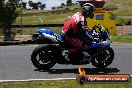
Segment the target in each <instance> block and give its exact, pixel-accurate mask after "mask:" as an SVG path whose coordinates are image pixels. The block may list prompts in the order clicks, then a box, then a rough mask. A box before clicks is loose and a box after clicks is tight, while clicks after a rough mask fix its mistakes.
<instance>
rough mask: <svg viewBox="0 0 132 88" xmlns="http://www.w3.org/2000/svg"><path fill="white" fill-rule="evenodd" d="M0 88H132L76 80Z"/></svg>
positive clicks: (1, 85)
mask: <svg viewBox="0 0 132 88" xmlns="http://www.w3.org/2000/svg"><path fill="white" fill-rule="evenodd" d="M0 88H132V82H131V83H129V84H125V83H124V84H84V85H79V84H77V82H76V80H59V81H30V82H5V83H0Z"/></svg>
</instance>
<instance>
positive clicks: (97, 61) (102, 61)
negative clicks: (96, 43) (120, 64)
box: [91, 47, 114, 68]
mask: <svg viewBox="0 0 132 88" xmlns="http://www.w3.org/2000/svg"><path fill="white" fill-rule="evenodd" d="M99 52H100V54H99V55H97V56H96V57H95V58H93V59H92V60H91V63H92V65H93V66H95V67H97V68H105V67H107V66H108V65H110V64H111V63H112V61H113V59H114V51H113V49H112V48H111V47H109V48H102V49H99V50H98V52H97V53H99Z"/></svg>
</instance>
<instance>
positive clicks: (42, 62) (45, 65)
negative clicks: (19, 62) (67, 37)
mask: <svg viewBox="0 0 132 88" xmlns="http://www.w3.org/2000/svg"><path fill="white" fill-rule="evenodd" d="M54 51H55V49H54V48H53V46H50V45H42V46H39V47H37V48H35V49H34V51H33V52H32V55H31V61H32V63H33V65H34V66H35V67H36V68H38V69H40V70H49V69H50V68H52V67H53V66H54V65H55V64H56V62H55V55H56V54H55V52H54Z"/></svg>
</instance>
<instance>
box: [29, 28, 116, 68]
mask: <svg viewBox="0 0 132 88" xmlns="http://www.w3.org/2000/svg"><path fill="white" fill-rule="evenodd" d="M100 29H104V27H103V26H100ZM87 34H88V35H89V36H91V37H93V39H94V40H93V41H92V43H91V44H90V45H88V46H89V47H90V48H89V49H88V50H82V52H77V53H76V54H74V55H73V54H69V53H68V50H69V49H70V47H69V46H68V45H67V44H66V43H65V40H64V38H63V36H62V35H61V34H55V33H54V32H53V31H52V30H49V29H40V30H38V31H37V35H38V36H39V39H38V40H39V41H43V43H44V42H47V41H48V42H47V44H42V45H40V46H38V47H36V48H35V49H34V50H33V52H32V55H31V61H32V63H33V65H34V66H35V67H36V68H38V69H43V70H49V69H50V68H52V67H53V66H54V65H55V64H56V63H58V64H72V65H84V64H89V63H92V65H93V66H95V67H97V68H105V67H107V66H108V65H110V64H111V63H112V61H113V59H114V51H113V49H112V48H111V46H110V45H111V41H110V35H109V33H108V32H107V31H106V30H103V31H102V30H101V31H100V32H99V33H97V32H96V31H95V30H90V29H87Z"/></svg>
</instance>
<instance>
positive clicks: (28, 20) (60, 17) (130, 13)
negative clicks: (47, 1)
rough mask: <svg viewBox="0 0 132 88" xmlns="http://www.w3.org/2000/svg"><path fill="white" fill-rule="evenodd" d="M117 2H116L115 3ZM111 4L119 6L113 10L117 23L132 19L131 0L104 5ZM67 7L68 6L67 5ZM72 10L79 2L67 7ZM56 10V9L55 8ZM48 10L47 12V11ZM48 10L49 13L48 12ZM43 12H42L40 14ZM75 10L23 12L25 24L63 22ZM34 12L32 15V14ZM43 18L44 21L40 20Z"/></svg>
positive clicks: (17, 21) (109, 2) (18, 21)
mask: <svg viewBox="0 0 132 88" xmlns="http://www.w3.org/2000/svg"><path fill="white" fill-rule="evenodd" d="M115 3H116V4H115ZM107 6H110V7H111V8H112V7H117V9H116V10H114V11H112V12H113V13H114V14H116V16H117V18H118V19H117V23H119V22H120V21H119V18H122V19H125V18H127V19H132V7H131V6H132V3H131V0H109V1H107V2H106V3H105V6H104V7H107ZM65 8H66V7H65ZM65 8H59V9H57V10H65ZM67 8H69V9H70V10H73V9H75V8H78V9H80V6H79V4H76V5H73V6H69V7H67ZM54 11H56V10H54ZM45 12H46V13H45ZM47 12H48V14H47ZM40 13H41V14H40ZM74 13H75V12H74V11H68V12H66V13H58V14H54V13H49V11H45V10H23V14H27V15H26V16H23V24H25V25H27V24H54V23H56V24H60V23H61V24H62V23H64V22H65V21H66V20H67V17H68V16H72V15H73V14H74ZM31 14H32V15H31ZM40 19H42V20H43V22H42V21H41V20H40ZM20 21H21V17H20V16H19V17H17V19H16V22H15V23H14V24H20V23H21V22H20Z"/></svg>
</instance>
